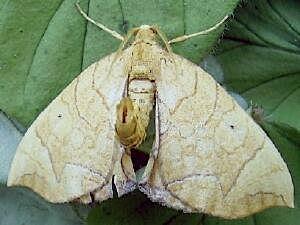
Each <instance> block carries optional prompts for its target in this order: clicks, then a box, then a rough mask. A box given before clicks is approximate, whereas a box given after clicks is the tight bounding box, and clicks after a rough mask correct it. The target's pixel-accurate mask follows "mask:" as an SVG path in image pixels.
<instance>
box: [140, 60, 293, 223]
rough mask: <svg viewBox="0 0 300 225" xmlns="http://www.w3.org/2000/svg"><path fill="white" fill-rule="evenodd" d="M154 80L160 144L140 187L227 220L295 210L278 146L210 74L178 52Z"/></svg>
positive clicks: (169, 201)
mask: <svg viewBox="0 0 300 225" xmlns="http://www.w3.org/2000/svg"><path fill="white" fill-rule="evenodd" d="M174 62H175V63H174ZM156 83H157V92H158V99H157V101H158V103H157V104H158V110H159V114H158V117H157V118H158V120H159V133H160V135H159V138H158V140H156V142H157V143H159V148H158V152H154V154H153V155H152V157H151V158H150V160H149V163H148V165H147V168H146V170H145V174H144V179H143V180H142V182H141V184H140V185H139V186H140V189H141V190H142V191H143V192H145V193H146V194H147V195H148V196H149V197H150V198H151V199H152V200H154V201H158V202H161V203H162V204H165V205H167V206H170V207H173V208H176V209H182V210H184V211H188V212H203V213H207V214H212V215H214V216H220V217H225V218H238V217H244V216H247V215H250V214H252V213H255V212H259V211H261V210H263V209H265V208H268V207H271V206H289V207H293V184H292V179H291V176H290V174H289V171H288V168H287V166H286V164H285V162H284V161H283V159H282V158H281V156H280V154H279V152H278V151H277V149H276V147H275V146H274V144H273V143H272V142H271V140H270V139H269V138H268V137H267V135H266V134H265V133H264V131H263V130H262V129H261V128H260V127H259V126H258V125H257V124H256V123H255V122H254V121H253V120H252V118H250V117H249V116H248V114H247V113H245V111H244V110H243V109H241V108H240V106H239V105H238V104H237V103H236V102H235V100H234V99H233V98H232V97H231V96H229V95H228V94H227V93H226V92H225V90H224V89H223V88H222V87H221V86H220V85H219V84H217V83H216V82H215V81H214V79H213V78H212V77H211V76H210V75H209V74H207V73H206V72H205V71H203V70H202V69H201V68H200V67H198V66H196V65H194V64H192V63H191V62H189V61H187V60H186V59H184V58H182V57H180V56H177V55H173V57H172V58H168V57H166V58H165V59H164V60H163V61H162V65H161V75H160V77H158V78H157V80H156Z"/></svg>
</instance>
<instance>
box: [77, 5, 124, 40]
mask: <svg viewBox="0 0 300 225" xmlns="http://www.w3.org/2000/svg"><path fill="white" fill-rule="evenodd" d="M75 5H76V7H77V9H78V11H79V12H80V14H81V15H82V16H83V17H84V18H85V19H86V20H88V21H90V22H91V23H92V24H94V25H96V26H97V27H99V28H100V29H102V30H104V31H106V32H107V33H109V34H110V35H112V36H113V37H115V38H117V39H119V40H121V41H124V37H123V36H122V35H121V34H119V33H118V32H116V31H114V30H111V29H109V28H108V27H106V26H104V25H103V24H102V23H98V22H96V21H95V20H93V19H92V18H90V17H89V16H88V15H87V14H86V13H85V12H84V11H83V10H82V9H81V8H80V6H79V4H78V3H76V4H75Z"/></svg>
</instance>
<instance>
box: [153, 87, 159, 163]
mask: <svg viewBox="0 0 300 225" xmlns="http://www.w3.org/2000/svg"><path fill="white" fill-rule="evenodd" d="M159 126H160V121H159V106H158V97H157V93H156V94H155V139H154V143H153V146H152V153H151V154H152V155H153V157H154V159H156V158H157V155H158V150H159V145H160V140H159V139H160V133H159V131H160V129H159Z"/></svg>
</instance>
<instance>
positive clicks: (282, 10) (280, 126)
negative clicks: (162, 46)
mask: <svg viewBox="0 0 300 225" xmlns="http://www.w3.org/2000/svg"><path fill="white" fill-rule="evenodd" d="M299 11H300V2H299V1H295V0H288V1H280V0H263V1H259V0H253V1H248V3H245V4H244V5H243V8H240V9H239V10H238V11H237V14H236V16H235V19H234V20H233V21H232V22H231V23H230V26H229V29H228V31H227V32H226V34H225V37H224V39H223V40H222V43H221V45H220V48H219V50H218V52H217V54H216V55H217V58H218V61H219V62H220V64H221V65H222V68H223V70H224V84H225V85H226V87H227V89H229V90H234V91H237V92H238V93H240V94H241V95H242V96H243V97H245V98H246V99H247V100H248V101H249V103H250V102H252V103H253V104H254V105H257V106H258V107H261V108H262V109H263V114H261V115H258V116H260V117H261V118H260V123H261V126H262V127H263V128H264V129H265V130H266V132H267V133H268V135H269V136H270V138H271V139H272V140H273V142H274V144H275V145H276V146H277V148H278V149H279V150H280V153H281V155H282V157H283V158H284V160H285V161H286V163H287V165H288V168H289V170H290V172H291V175H292V179H293V183H294V187H295V209H289V208H272V209H268V210H265V211H263V212H261V213H258V214H255V215H254V216H252V217H248V218H246V219H244V220H240V221H237V224H247V225H248V224H249V225H252V224H255V225H266V224H267V225H282V224H284V225H295V224H298V223H299V220H300V209H299V205H300V191H299V190H300V179H299V177H300V164H299V162H300V151H299V150H300V147H299V146H300V141H299V140H300V120H299V118H300V104H299V103H300V79H299V78H300V64H299V62H300V24H299V21H300V14H299ZM204 224H219V225H223V224H231V223H230V221H227V220H218V219H215V218H207V219H205V220H204Z"/></svg>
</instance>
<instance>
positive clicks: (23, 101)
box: [0, 0, 238, 126]
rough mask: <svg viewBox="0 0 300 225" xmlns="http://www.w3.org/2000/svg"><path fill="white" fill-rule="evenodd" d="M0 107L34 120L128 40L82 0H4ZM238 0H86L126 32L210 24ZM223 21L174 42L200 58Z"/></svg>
mask: <svg viewBox="0 0 300 225" xmlns="http://www.w3.org/2000/svg"><path fill="white" fill-rule="evenodd" d="M1 2H2V4H1V11H0V49H1V52H0V73H1V74H0V109H2V110H3V111H4V112H6V113H7V114H8V115H9V116H10V117H13V118H16V119H17V120H19V121H20V122H21V123H22V124H23V125H25V126H28V125H29V124H30V123H31V122H32V121H33V120H34V118H35V117H36V116H37V115H38V114H39V113H40V112H41V110H43V109H44V108H45V107H46V106H47V105H48V104H49V102H50V101H51V100H52V99H53V98H55V97H56V96H57V95H58V93H59V92H60V91H61V90H62V89H63V88H64V87H65V86H66V85H67V84H68V83H69V82H70V81H71V80H72V79H73V78H74V77H75V76H77V75H78V73H80V71H81V70H82V69H83V68H85V67H87V66H88V65H90V64H91V63H92V62H94V61H97V60H99V59H100V58H102V57H103V56H105V55H107V54H109V53H111V52H113V51H115V50H116V49H117V48H118V46H119V45H120V42H119V41H118V40H116V39H114V38H112V37H111V36H110V35H109V34H107V33H106V32H104V31H102V30H99V29H98V28H97V27H95V26H94V25H92V24H90V23H87V22H86V21H85V20H84V19H83V17H82V16H81V15H80V14H79V13H78V12H77V10H76V8H75V6H74V3H75V2H76V0H65V1H62V0H53V1H46V2H45V1H42V0H29V1H18V0H11V1H4V0H1ZM237 2H238V0H227V1H223V0H216V1H208V0H200V1H199V0H185V1H172V0H165V1H155V0H140V1H137V0H126V1H123V0H90V1H86V0H82V1H81V2H80V5H81V7H82V8H83V9H84V10H85V11H87V12H88V14H89V15H90V16H91V17H92V18H94V19H95V20H96V21H100V22H102V23H103V24H105V25H107V26H108V27H110V28H111V29H114V30H116V31H118V32H119V33H121V34H126V32H127V31H128V29H130V28H132V27H136V26H140V25H142V24H157V25H159V27H160V28H161V30H162V31H163V32H165V33H166V35H167V36H168V37H169V38H174V37H176V36H180V35H183V34H184V33H192V32H197V31H200V30H204V29H207V28H209V27H211V26H212V25H214V24H216V23H217V22H219V21H220V20H221V19H222V18H223V17H224V16H225V15H226V14H230V13H231V12H232V10H233V9H234V7H235V6H236V4H237ZM221 32H222V29H221V28H220V29H218V30H216V31H214V32H211V33H210V34H208V35H203V36H199V37H197V38H193V39H190V40H188V41H186V42H182V43H177V44H175V45H174V51H175V52H176V53H178V54H181V55H183V56H185V57H187V58H188V59H190V60H192V61H195V62H199V61H200V58H201V57H202V56H203V55H204V54H205V53H207V52H208V51H209V50H210V49H211V48H212V46H213V45H214V43H215V41H216V40H217V38H218V36H219V35H220V33H221Z"/></svg>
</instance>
